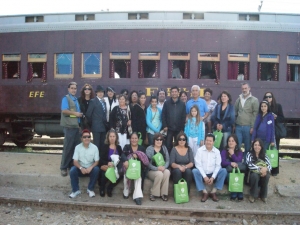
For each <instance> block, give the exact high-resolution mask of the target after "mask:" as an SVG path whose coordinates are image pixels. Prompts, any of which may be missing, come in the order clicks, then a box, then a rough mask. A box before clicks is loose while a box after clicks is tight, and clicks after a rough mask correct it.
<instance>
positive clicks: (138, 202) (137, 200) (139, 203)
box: [134, 198, 142, 205]
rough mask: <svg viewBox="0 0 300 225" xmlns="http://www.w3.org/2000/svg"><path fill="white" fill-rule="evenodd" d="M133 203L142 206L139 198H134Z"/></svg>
mask: <svg viewBox="0 0 300 225" xmlns="http://www.w3.org/2000/svg"><path fill="white" fill-rule="evenodd" d="M134 201H135V203H136V204H137V205H141V204H142V199H141V198H136V199H134Z"/></svg>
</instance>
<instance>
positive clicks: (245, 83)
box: [241, 82, 250, 88]
mask: <svg viewBox="0 0 300 225" xmlns="http://www.w3.org/2000/svg"><path fill="white" fill-rule="evenodd" d="M244 85H248V87H249V88H250V84H248V83H247V82H244V83H242V85H241V86H244Z"/></svg>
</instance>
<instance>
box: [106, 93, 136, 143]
mask: <svg viewBox="0 0 300 225" xmlns="http://www.w3.org/2000/svg"><path fill="white" fill-rule="evenodd" d="M118 101H119V105H118V106H116V107H114V108H113V110H112V111H111V113H110V115H109V124H110V127H111V128H113V129H114V130H115V131H116V132H117V133H118V137H119V142H120V146H121V147H122V148H124V146H125V145H126V144H128V143H129V140H128V138H129V135H128V126H130V125H131V120H129V117H130V116H129V114H130V109H129V106H127V105H126V96H125V95H122V94H120V95H119V97H118Z"/></svg>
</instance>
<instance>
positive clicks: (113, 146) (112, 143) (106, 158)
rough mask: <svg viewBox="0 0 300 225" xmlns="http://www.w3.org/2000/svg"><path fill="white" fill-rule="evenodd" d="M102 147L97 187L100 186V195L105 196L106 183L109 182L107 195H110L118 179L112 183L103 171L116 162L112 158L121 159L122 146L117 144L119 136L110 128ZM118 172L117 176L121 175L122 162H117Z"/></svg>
mask: <svg viewBox="0 0 300 225" xmlns="http://www.w3.org/2000/svg"><path fill="white" fill-rule="evenodd" d="M104 144H105V145H104V149H103V150H102V151H100V154H101V155H100V161H99V166H100V175H99V187H100V196H101V197H104V196H105V186H106V183H107V182H109V184H108V186H107V196H108V197H112V191H113V188H114V187H115V186H116V184H117V183H118V181H117V182H116V183H115V184H114V183H112V182H110V181H108V179H107V178H106V177H105V172H106V170H107V169H108V168H109V167H114V164H116V163H117V162H116V160H112V158H113V159H118V160H120V159H121V154H122V148H121V146H120V145H119V138H118V134H117V132H116V131H115V130H113V129H112V130H110V131H108V132H107V134H106V138H105V142H104ZM116 166H117V169H118V174H119V177H121V175H122V174H121V169H122V163H121V162H119V163H118V164H117V165H116Z"/></svg>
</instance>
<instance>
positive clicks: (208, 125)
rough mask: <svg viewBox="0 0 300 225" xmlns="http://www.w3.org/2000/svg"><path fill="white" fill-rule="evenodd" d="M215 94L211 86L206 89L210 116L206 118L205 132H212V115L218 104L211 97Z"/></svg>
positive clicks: (205, 98)
mask: <svg viewBox="0 0 300 225" xmlns="http://www.w3.org/2000/svg"><path fill="white" fill-rule="evenodd" d="M212 94H213V91H212V90H211V89H210V88H206V89H205V90H204V100H205V102H206V105H207V108H208V116H207V117H206V118H205V119H204V123H205V130H206V132H205V133H212V127H211V125H212V122H211V115H212V113H213V111H214V109H215V107H216V106H217V102H216V101H215V100H212V99H211V96H212Z"/></svg>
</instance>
